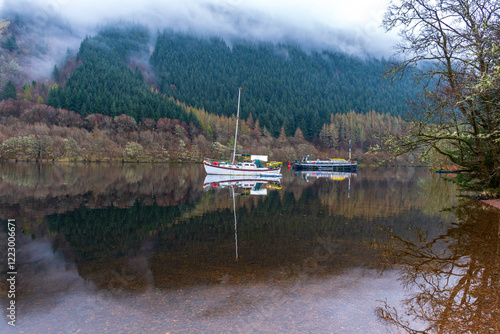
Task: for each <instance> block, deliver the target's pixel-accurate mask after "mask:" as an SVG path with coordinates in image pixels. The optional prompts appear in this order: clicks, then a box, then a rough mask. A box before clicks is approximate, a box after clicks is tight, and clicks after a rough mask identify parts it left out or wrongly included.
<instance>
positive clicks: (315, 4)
mask: <svg viewBox="0 0 500 334" xmlns="http://www.w3.org/2000/svg"><path fill="white" fill-rule="evenodd" d="M386 4H387V0H369V1H357V2H346V1H344V0H341V1H327V2H325V1H320V0H310V1H307V2H305V1H298V0H288V1H271V2H269V1H264V0H253V1H251V2H248V1H243V0H223V1H220V0H219V1H216V0H184V1H182V2H179V1H173V0H171V1H160V0H144V1H140V2H138V1H135V0H120V1H118V0H115V1H113V0H111V1H101V0H88V1H74V0H73V1H72V0H51V1H42V0H24V1H19V0H6V1H5V2H4V5H3V12H4V13H6V12H12V11H17V12H21V13H24V16H25V17H28V18H30V19H31V20H32V21H33V22H36V23H37V24H38V25H39V26H41V27H48V26H50V27H51V28H54V27H57V26H59V27H61V28H62V27H70V29H71V35H73V36H78V37H80V38H82V37H84V36H85V35H88V34H93V33H95V31H96V27H98V26H102V25H104V24H106V23H108V22H114V21H118V20H125V21H131V22H134V23H142V24H145V25H147V26H149V27H150V28H151V29H152V30H153V31H156V30H158V29H159V30H163V29H164V28H169V29H173V30H174V31H181V32H191V33H196V34H203V35H217V36H220V37H222V38H224V39H225V40H226V41H228V42H229V43H230V42H231V41H232V40H234V39H237V38H243V39H248V40H253V41H270V42H275V43H277V42H285V43H287V42H288V43H294V44H299V45H301V46H303V47H304V48H306V49H310V48H312V49H319V50H321V49H335V50H340V51H344V52H347V53H350V54H363V55H366V54H370V55H374V56H388V55H390V54H391V45H393V44H394V41H395V37H394V35H387V34H385V33H384V32H383V30H382V29H381V28H380V23H381V19H382V15H383V12H384V9H385V6H386Z"/></svg>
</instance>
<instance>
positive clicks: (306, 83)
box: [151, 31, 416, 139]
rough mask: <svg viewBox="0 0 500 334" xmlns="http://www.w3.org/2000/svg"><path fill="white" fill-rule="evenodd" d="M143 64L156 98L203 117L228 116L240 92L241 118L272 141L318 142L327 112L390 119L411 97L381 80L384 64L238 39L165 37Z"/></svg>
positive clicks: (406, 85)
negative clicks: (255, 123) (298, 133)
mask: <svg viewBox="0 0 500 334" xmlns="http://www.w3.org/2000/svg"><path fill="white" fill-rule="evenodd" d="M151 65H152V66H153V68H154V69H155V71H156V74H157V77H158V81H159V84H160V87H161V90H162V92H163V93H166V94H167V95H169V96H173V97H174V98H175V99H177V100H180V101H183V102H184V103H186V104H187V105H192V106H196V107H198V108H205V109H206V110H207V111H208V112H210V113H216V114H219V115H226V116H230V115H231V114H234V113H235V112H236V104H235V96H236V95H237V87H240V86H241V87H243V88H244V93H243V95H242V102H241V105H242V110H241V112H242V118H244V119H246V118H247V117H248V116H249V114H250V113H251V114H252V115H253V118H254V119H258V120H259V122H260V125H261V126H265V127H266V128H267V129H268V130H269V131H270V132H271V134H272V135H273V136H275V137H277V136H278V135H279V133H280V130H281V127H282V126H284V127H285V131H286V134H287V135H293V133H294V132H295V130H296V129H297V127H300V129H301V130H302V132H303V133H304V136H305V137H306V138H307V139H312V138H315V137H317V136H318V134H319V133H320V130H321V128H322V126H323V124H324V123H328V122H329V121H330V117H331V114H337V113H347V112H349V111H355V112H357V113H367V112H370V111H371V110H375V111H376V112H378V113H388V114H390V115H393V116H398V115H402V114H404V113H405V111H406V108H407V106H406V104H405V101H406V99H407V98H408V97H411V96H414V95H415V94H416V89H415V88H414V86H413V82H412V81H411V80H410V79H408V78H407V79H404V80H402V81H401V82H397V83H396V84H394V85H392V86H391V85H390V82H389V81H388V80H386V79H384V78H383V77H382V74H383V72H384V70H385V69H386V66H387V65H388V63H387V62H386V61H384V60H378V59H366V60H363V59H359V58H357V57H354V56H349V55H346V54H340V53H334V52H329V51H324V52H321V53H318V52H312V53H306V52H305V51H303V50H301V49H300V48H299V47H296V46H291V45H283V44H278V45H274V44H269V43H251V42H247V41H240V42H236V43H234V44H233V45H232V46H228V45H227V44H226V43H225V42H224V41H223V40H222V39H219V38H210V39H206V38H198V37H193V36H189V35H184V34H178V33H173V32H168V31H167V32H164V33H162V34H160V35H159V36H158V39H157V42H156V46H155V50H154V53H153V54H152V56H151Z"/></svg>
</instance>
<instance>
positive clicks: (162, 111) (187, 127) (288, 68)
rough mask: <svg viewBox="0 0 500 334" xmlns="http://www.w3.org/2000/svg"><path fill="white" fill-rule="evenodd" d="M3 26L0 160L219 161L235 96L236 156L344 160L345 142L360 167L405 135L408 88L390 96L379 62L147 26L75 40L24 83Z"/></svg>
mask: <svg viewBox="0 0 500 334" xmlns="http://www.w3.org/2000/svg"><path fill="white" fill-rule="evenodd" d="M8 22H9V24H8V25H6V28H5V29H4V31H3V33H4V34H3V36H0V53H1V57H0V59H2V60H6V62H5V63H1V64H0V65H1V66H2V68H5V69H7V67H8V66H7V65H8V64H11V65H12V66H14V65H16V66H17V67H16V68H17V72H12V71H7V70H6V71H4V72H3V74H5V75H4V76H1V77H0V79H2V80H0V84H3V86H1V87H0V91H1V92H2V94H1V96H0V100H2V101H0V159H17V160H72V161H201V160H202V159H203V158H205V157H210V158H221V157H223V156H228V154H229V152H231V151H232V149H233V147H234V129H235V125H236V124H235V123H236V120H235V118H234V115H235V113H236V107H237V92H238V87H243V88H244V90H243V94H242V101H241V114H242V115H241V118H242V120H241V122H240V123H239V136H238V143H237V144H238V151H240V152H251V153H254V154H265V155H269V156H270V157H271V158H274V159H277V160H285V161H286V160H295V159H299V158H300V157H301V156H303V155H307V154H313V155H314V156H317V157H320V156H330V157H332V156H346V152H347V146H348V142H349V140H352V146H353V154H354V156H355V157H357V159H360V158H361V155H362V154H364V153H366V152H367V151H368V150H369V148H370V147H371V146H373V145H376V144H379V143H380V138H381V136H383V135H384V132H385V131H393V132H402V131H404V127H405V122H404V120H403V119H402V117H401V114H403V113H404V112H405V108H406V106H405V104H404V100H405V97H406V96H408V95H412V94H414V92H415V90H414V88H412V86H411V84H410V81H409V80H408V79H405V80H403V81H402V82H400V83H399V84H398V85H397V86H390V85H389V83H388V82H387V81H385V79H383V78H382V77H381V74H382V72H383V70H384V66H385V65H387V62H386V61H383V60H376V59H369V60H362V59H358V58H355V57H352V56H348V55H343V54H337V53H332V52H323V53H306V52H305V51H303V50H301V49H300V48H298V47H294V46H290V45H273V44H252V43H250V42H245V41H240V42H238V43H235V44H233V45H232V46H231V47H229V46H228V45H227V44H226V42H224V41H222V40H221V39H218V38H212V39H203V38H197V37H192V36H186V35H180V34H174V33H170V32H164V33H161V34H159V35H158V36H157V37H158V38H157V39H156V40H155V39H153V38H151V35H150V32H149V30H148V29H147V28H146V27H144V26H138V25H130V24H124V23H122V24H119V25H114V26H107V27H105V28H103V29H101V31H100V32H99V33H97V34H95V35H94V36H88V37H86V38H85V39H84V40H83V41H82V42H81V43H80V48H79V51H78V53H76V54H75V53H74V52H70V50H67V52H66V53H65V54H66V56H65V57H64V59H65V60H64V62H58V63H56V64H55V65H54V64H53V65H52V75H50V73H47V77H45V79H43V78H42V79H39V80H33V79H34V76H33V73H32V72H30V70H29V68H28V67H27V66H24V65H23V66H18V65H17V64H18V63H17V60H19V59H20V57H24V58H25V59H29V57H30V55H31V54H35V51H36V50H34V49H33V50H32V49H30V48H29V47H28V46H29V45H26V46H25V44H23V43H24V41H25V38H24V36H25V34H26V31H28V30H29V29H30V26H29V25H28V24H27V23H23V21H22V19H20V20H17V21H16V20H10V21H8ZM15 40H17V42H16V43H14V42H15ZM155 43H156V46H153V45H154V44H155ZM16 45H17V46H16ZM47 54H48V53H47ZM2 57H3V58H2ZM28 63H29V62H28V61H24V62H22V64H28ZM9 66H10V65H9ZM49 72H50V71H49ZM20 73H21V74H22V75H21V74H20ZM46 104H47V105H46ZM371 160H373V157H371V156H365V161H371Z"/></svg>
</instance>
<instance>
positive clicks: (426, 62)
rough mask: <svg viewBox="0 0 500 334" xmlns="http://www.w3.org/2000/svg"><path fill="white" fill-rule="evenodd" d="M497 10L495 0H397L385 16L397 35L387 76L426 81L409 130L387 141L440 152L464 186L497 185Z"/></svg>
mask: <svg viewBox="0 0 500 334" xmlns="http://www.w3.org/2000/svg"><path fill="white" fill-rule="evenodd" d="M499 15H500V2H499V1H498V0H436V1H429V0H397V1H393V2H391V4H390V5H389V7H388V10H387V12H386V14H385V17H384V21H383V26H384V27H385V28H386V30H387V31H390V30H393V29H399V30H398V31H399V35H400V37H401V42H400V43H399V44H397V45H396V55H397V56H398V57H401V58H402V60H401V61H400V62H399V63H397V64H395V66H394V67H393V68H392V69H391V71H390V74H391V75H392V76H393V78H396V77H398V76H400V75H403V74H405V73H407V72H410V71H411V72H413V73H417V74H416V78H417V79H418V80H419V82H421V83H422V84H423V87H424V88H423V97H424V99H422V100H421V103H419V104H415V105H414V108H415V109H414V113H413V116H414V117H412V118H411V122H410V123H409V125H408V129H407V131H405V132H404V134H403V135H401V134H400V135H393V136H391V137H390V138H389V139H388V140H386V141H385V145H387V146H388V147H389V148H392V149H393V150H394V151H395V153H396V154H402V153H407V152H410V151H413V150H415V149H417V148H423V149H424V150H422V151H421V152H422V153H423V154H424V156H425V154H426V153H429V152H430V151H437V152H438V153H439V154H441V155H443V156H445V157H447V158H448V159H449V161H450V162H451V163H454V164H456V165H458V166H459V167H460V169H461V171H462V172H464V174H461V176H460V178H459V181H460V182H461V184H462V185H463V186H465V187H468V188H476V189H484V188H490V189H494V188H498V187H499V186H500V159H499V157H500V145H499V142H500V105H499V98H500V96H499V91H498V89H497V87H498V83H500V57H499V55H500V52H499V47H498V45H499V41H500V39H499V33H498V32H499V25H498V24H499V21H500V16H499ZM415 68H416V69H417V72H415V70H414V69H415Z"/></svg>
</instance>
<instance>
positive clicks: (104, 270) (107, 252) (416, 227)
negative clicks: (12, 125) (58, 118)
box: [0, 163, 500, 333]
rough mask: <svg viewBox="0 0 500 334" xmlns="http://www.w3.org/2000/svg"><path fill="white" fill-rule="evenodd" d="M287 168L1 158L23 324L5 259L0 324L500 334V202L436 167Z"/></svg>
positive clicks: (37, 328)
mask: <svg viewBox="0 0 500 334" xmlns="http://www.w3.org/2000/svg"><path fill="white" fill-rule="evenodd" d="M283 173H284V174H283V178H282V179H281V180H280V182H275V181H276V180H262V179H260V180H245V181H243V182H239V183H234V182H233V183H229V184H228V183H225V182H224V180H219V181H220V182H218V183H216V184H204V181H205V177H206V174H205V172H204V171H203V167H202V165H199V164H182V165H181V164H157V165H153V164H125V165H123V164H114V165H113V164H41V165H36V164H29V163H2V164H0V218H1V219H2V221H3V223H5V224H4V225H6V222H5V220H7V219H16V238H17V245H16V252H17V257H16V266H17V277H16V298H15V302H16V305H17V309H16V326H15V327H12V326H9V325H8V321H9V319H8V318H7V315H8V313H7V310H6V307H7V306H8V303H9V302H10V300H9V298H7V294H8V285H7V283H6V279H7V276H6V274H5V273H6V272H7V271H8V268H7V261H6V260H7V259H6V257H5V259H2V260H1V262H0V263H2V266H3V267H2V273H3V274H4V275H3V277H4V278H2V281H1V284H2V285H1V288H2V291H1V297H0V303H1V305H2V310H3V320H2V321H0V331H1V332H7V331H8V332H19V333H42V332H50V333H76V332H82V333H106V332H110V333H117V332H120V333H138V332H139V333H141V332H149V333H166V332H169V333H190V332H194V333H198V332H244V333H261V332H270V333H276V332H310V333H312V332H315V333H325V332H329V333H367V332H370V333H387V332H405V330H404V329H403V327H401V326H402V325H404V324H405V321H406V322H408V326H409V327H411V328H413V329H421V330H426V331H428V332H432V331H439V330H442V331H444V332H462V331H472V332H488V331H491V332H492V333H493V332H495V331H498V330H499V327H498V323H497V322H496V320H495V319H499V318H500V317H499V316H498V315H499V314H498V313H499V309H500V307H499V300H498V297H497V296H498V295H499V293H498V292H499V291H498V286H499V284H498V280H499V277H498V273H499V270H498V266H499V262H500V261H499V254H500V246H499V240H498V238H499V234H498V230H499V222H500V219H499V218H500V216H499V214H498V211H497V210H495V209H491V208H489V207H488V206H485V205H482V204H480V203H476V202H470V201H465V200H459V199H458V197H457V195H458V193H457V191H456V189H455V187H454V185H453V184H452V183H450V182H445V181H443V180H442V179H441V178H440V177H439V176H435V175H433V174H431V173H430V172H428V170H426V169H424V168H406V167H404V168H384V169H361V168H360V170H359V171H358V173H356V174H342V173H336V174H323V173H316V174H309V175H306V174H296V173H294V172H293V171H289V170H286V169H285V170H284V171H283ZM207 181H209V180H207ZM211 181H213V180H211ZM232 181H234V180H232ZM268 181H270V182H268ZM233 194H234V195H233ZM6 231H7V230H6V229H4V233H5V232H6ZM4 233H0V240H1V241H0V243H1V244H0V247H2V249H6V247H7V235H6V234H4ZM2 254H4V252H2ZM422 282H425V283H422ZM450 291H451V292H450ZM396 311H397V314H396ZM419 312H420V313H419ZM405 313H408V314H409V316H406V315H405V316H404V317H403V318H400V317H399V315H401V314H403V315H404V314H405ZM384 319H385V321H384ZM474 326H475V327H474Z"/></svg>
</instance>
